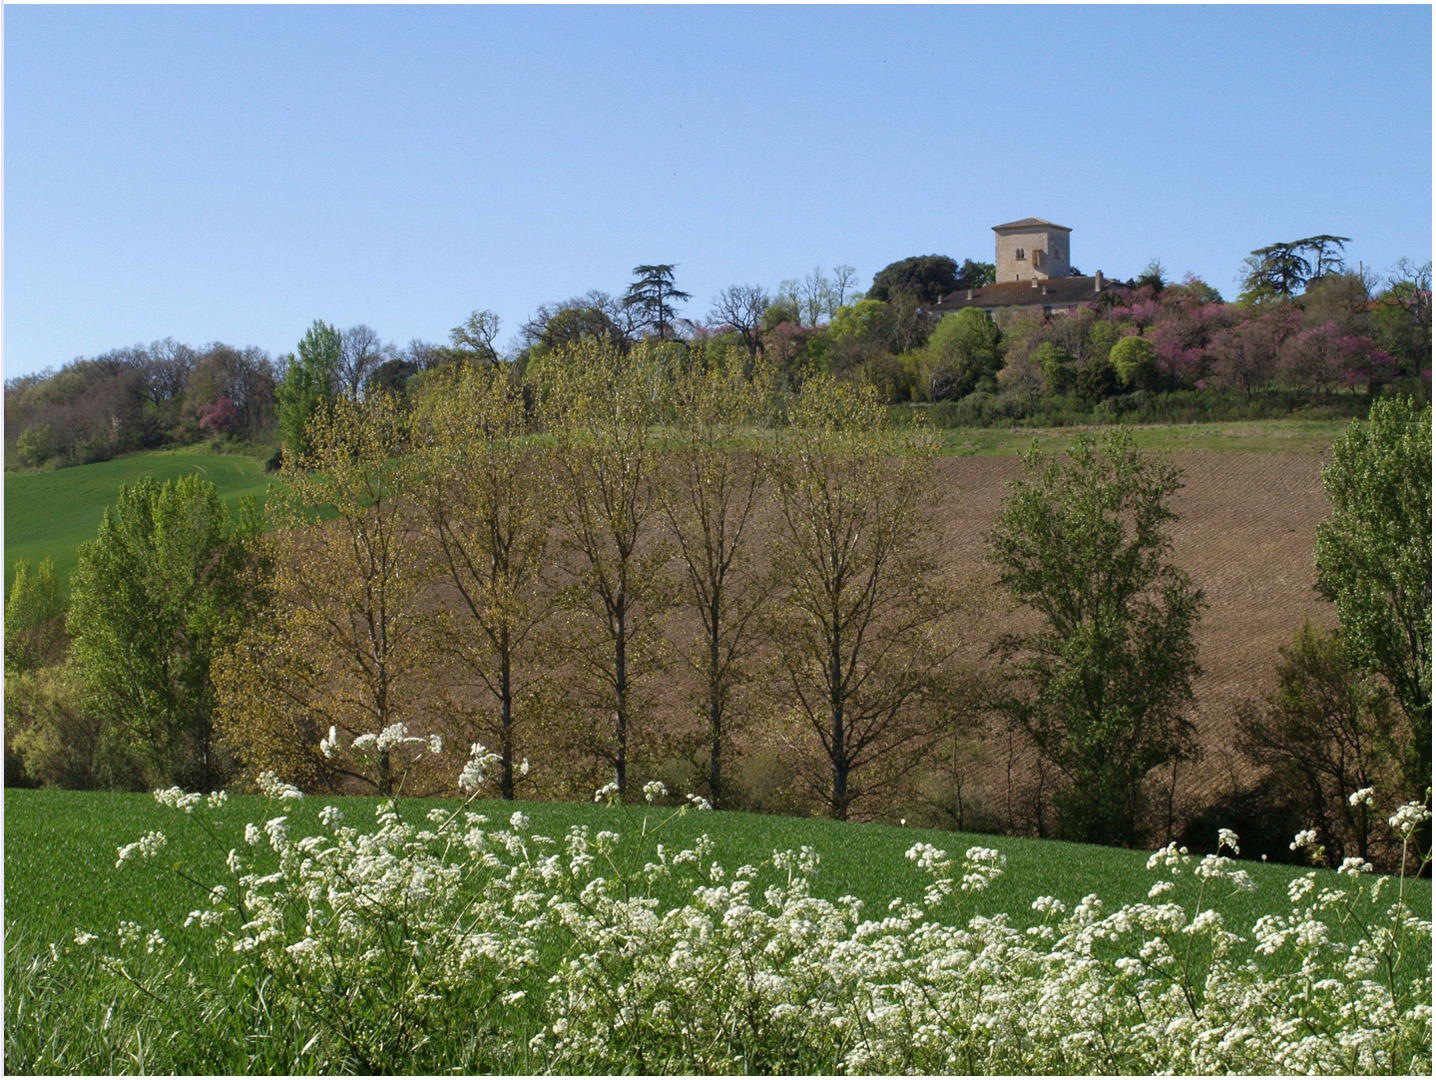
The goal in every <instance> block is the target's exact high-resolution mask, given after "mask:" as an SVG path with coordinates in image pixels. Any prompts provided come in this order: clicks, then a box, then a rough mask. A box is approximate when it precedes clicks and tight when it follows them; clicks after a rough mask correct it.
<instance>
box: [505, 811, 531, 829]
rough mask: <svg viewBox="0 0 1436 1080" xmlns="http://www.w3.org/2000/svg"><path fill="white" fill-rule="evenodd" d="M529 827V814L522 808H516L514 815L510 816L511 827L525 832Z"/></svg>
mask: <svg viewBox="0 0 1436 1080" xmlns="http://www.w3.org/2000/svg"><path fill="white" fill-rule="evenodd" d="M528 827H529V816H528V815H527V814H525V813H524V812H523V811H522V810H515V811H514V813H513V816H512V817H510V818H509V828H511V829H514V830H515V831H517V832H523V831H524V830H525V829H527V828H528Z"/></svg>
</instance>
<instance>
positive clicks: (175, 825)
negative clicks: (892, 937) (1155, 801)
mask: <svg viewBox="0 0 1436 1080" xmlns="http://www.w3.org/2000/svg"><path fill="white" fill-rule="evenodd" d="M378 802H379V800H377V799H373V798H360V797H343V798H333V797H331V798H323V797H318V796H315V797H311V798H308V799H305V800H303V802H301V803H298V804H286V806H285V807H284V808H283V812H284V813H287V814H288V815H289V818H290V823H291V826H292V828H293V829H294V831H295V834H296V835H302V834H303V833H304V832H305V831H316V832H317V831H318V830H319V825H318V815H319V811H320V809H321V808H323V807H324V806H327V805H334V806H338V807H340V808H341V809H343V811H344V813H345V820H346V821H347V822H348V823H349V824H352V825H356V826H359V827H361V828H362V827H364V826H365V823H366V822H372V820H373V811H374V807H375V806H377V805H378ZM452 805H454V804H453V803H452V802H445V801H443V800H424V799H413V800H403V802H402V803H401V810H402V813H403V816H404V819H405V820H406V821H410V822H414V823H418V822H420V821H422V820H423V818H424V814H425V813H426V812H427V811H428V810H429V809H430V808H431V807H434V806H452ZM475 809H477V810H480V811H482V812H484V813H487V814H488V815H489V816H490V817H491V818H492V819H493V820H494V822H495V823H496V824H498V823H502V822H503V821H505V820H506V819H507V818H508V816H509V815H510V814H511V813H513V812H514V810H516V809H517V810H522V811H523V812H524V813H526V814H528V815H529V816H530V818H531V819H532V822H533V831H535V832H537V833H542V834H546V835H549V836H555V837H557V836H562V835H564V833H565V832H566V831H567V830H568V828H569V826H571V825H575V824H587V825H589V826H591V827H592V828H593V829H594V830H595V831H597V830H599V829H612V830H614V831H615V832H618V833H619V834H620V835H622V836H624V838H625V840H626V841H633V842H634V849H633V850H634V857H635V858H638V857H640V856H642V855H643V854H644V853H642V852H639V851H637V848H638V844H637V842H636V837H637V836H638V834H639V832H640V831H641V829H642V826H643V823H644V820H645V817H646V818H647V819H648V821H649V824H650V826H651V825H652V824H653V823H654V822H656V821H657V820H659V819H662V818H666V817H667V816H668V812H665V811H664V810H662V809H661V808H660V809H652V808H641V807H634V806H628V807H611V806H596V805H591V804H582V803H578V804H575V803H528V802H514V803H505V802H501V801H498V800H493V801H483V800H480V801H479V802H478V803H476V804H475ZM279 812H281V811H279V810H276V809H275V808H274V805H273V804H271V803H269V802H268V801H267V800H265V799H264V798H262V797H258V796H247V797H246V796H236V797H234V798H232V799H231V800H230V801H229V803H228V805H227V806H226V807H225V809H224V812H223V815H222V820H223V822H224V824H225V826H226V828H229V829H232V830H233V835H234V837H238V836H239V835H240V834H241V833H242V832H243V828H244V824H245V823H246V822H249V821H263V820H264V819H266V818H268V817H271V816H273V815H274V814H275V813H279ZM151 829H158V830H161V831H163V832H164V833H165V834H166V836H167V837H168V838H169V847H168V849H167V859H166V861H174V862H177V863H179V864H181V865H183V866H186V867H188V868H190V869H191V871H192V873H194V875H195V876H196V877H197V878H198V879H199V880H201V881H206V882H219V881H221V880H222V879H223V877H224V866H223V856H224V852H223V851H219V852H218V853H216V850H215V848H214V846H213V844H212V842H211V841H210V840H209V838H208V837H206V836H205V835H204V834H203V833H202V832H201V831H200V830H199V829H198V828H195V827H193V825H192V822H190V821H188V820H187V819H186V818H185V817H184V815H182V814H179V813H177V812H175V811H173V810H170V809H167V808H165V807H162V806H160V805H159V804H157V803H156V802H155V801H154V799H153V797H152V796H150V795H142V794H116V793H106V792H77V791H51V790H21V789H10V790H7V791H6V792H5V924H6V928H7V933H8V932H9V928H10V927H11V925H12V924H18V925H22V926H24V927H25V929H26V931H27V933H29V934H33V935H34V936H36V937H38V938H39V939H40V940H46V941H48V940H61V939H65V938H68V937H69V936H72V935H73V934H74V932H75V931H76V930H77V929H80V930H89V931H100V930H106V929H113V926H114V925H115V923H116V922H117V921H118V920H119V919H122V918H128V919H133V920H134V921H136V922H140V923H142V924H152V923H160V922H170V921H181V920H182V919H183V917H184V915H185V913H186V912H188V911H190V910H191V909H193V908H194V907H195V906H197V905H198V903H199V901H200V899H201V897H200V895H199V893H198V890H197V889H187V888H184V887H181V883H180V882H179V881H177V880H176V879H174V878H172V877H166V876H164V875H163V874H161V872H160V871H158V870H156V869H155V868H154V867H152V866H144V865H127V866H125V867H124V868H122V869H121V870H119V871H116V870H115V868H114V863H115V849H116V848H118V847H119V846H121V845H123V844H127V843H130V842H131V841H133V840H135V839H137V838H138V837H140V836H142V835H143V834H144V833H146V832H148V831H149V830H151ZM705 833H706V834H707V835H709V836H710V837H711V838H712V839H713V840H714V842H715V849H714V858H715V859H716V860H717V861H718V862H720V863H722V864H723V865H724V866H725V867H726V868H728V869H729V870H733V869H736V868H737V867H738V866H741V865H743V864H745V863H746V864H752V865H755V866H759V867H761V866H763V865H764V864H767V863H769V862H770V860H771V859H772V856H773V853H774V852H775V851H782V850H795V851H796V850H798V849H800V848H801V847H803V846H804V845H811V846H812V847H813V848H815V849H816V850H817V851H818V853H819V855H820V856H821V858H822V862H821V866H820V870H819V876H818V883H817V888H816V890H815V891H816V893H817V894H818V895H821V896H823V897H825V898H827V899H829V900H838V899H840V898H841V897H843V896H845V895H852V896H856V897H858V898H859V899H861V900H863V901H864V903H865V905H866V910H867V911H869V912H871V913H876V912H880V911H883V910H886V908H887V904H888V901H890V900H892V899H893V898H894V897H897V896H903V897H908V898H910V897H913V896H916V895H920V894H921V892H922V888H923V885H924V884H925V882H926V880H927V879H926V877H925V876H924V875H923V874H922V873H920V872H919V871H918V870H917V869H915V868H914V867H913V865H912V863H911V862H910V861H909V860H908V859H907V858H906V857H905V854H904V853H905V852H906V851H907V850H908V848H910V847H911V846H912V845H913V844H915V843H918V842H919V841H924V842H927V843H930V844H933V845H935V846H937V847H940V848H943V849H944V850H946V851H947V852H948V853H949V854H953V855H957V856H959V857H960V856H961V854H962V852H964V851H965V850H966V849H967V848H968V847H970V846H972V845H981V846H985V847H995V848H997V849H998V850H999V851H1001V852H1002V853H1003V855H1005V856H1006V858H1007V873H1006V875H1005V876H1004V877H1002V878H1001V879H1000V880H999V882H998V884H997V885H996V886H995V887H994V888H993V889H991V890H990V891H988V892H986V893H981V894H978V895H976V896H975V897H974V898H973V906H972V907H971V909H970V911H971V913H973V914H985V915H992V914H995V913H997V912H999V911H1005V912H1007V913H1008V914H1009V915H1010V916H1011V917H1012V918H1013V920H1014V921H1015V922H1019V923H1021V922H1029V921H1031V913H1030V910H1029V909H1030V907H1031V904H1032V901H1033V900H1035V899H1036V898H1037V897H1039V896H1044V895H1046V896H1055V897H1057V898H1058V899H1059V900H1062V901H1064V902H1065V903H1067V904H1068V905H1069V906H1071V905H1072V904H1075V903H1076V902H1077V901H1079V900H1081V899H1082V898H1083V897H1084V896H1087V895H1088V894H1091V893H1096V894H1098V895H1100V896H1101V897H1102V899H1103V901H1104V902H1105V903H1106V904H1107V905H1108V906H1109V907H1115V906H1120V905H1122V904H1126V903H1134V902H1137V901H1140V900H1143V899H1145V898H1146V896H1147V890H1148V889H1149V888H1150V887H1151V885H1152V883H1153V882H1154V881H1155V880H1157V877H1158V874H1157V872H1156V871H1152V870H1148V869H1147V865H1146V864H1147V856H1148V853H1147V852H1144V851H1126V850H1122V849H1120V848H1109V847H1094V846H1090V845H1087V844H1070V843H1061V842H1057V841H1044V840H1028V839H1022V838H1014V837H1003V836H982V835H977V834H968V833H955V832H942V831H939V830H933V829H915V828H904V827H901V826H892V825H876V824H859V823H844V822H836V821H827V820H818V819H805V818H789V817H778V816H771V815H760V814H741V813H727V812H721V813H720V812H711V813H691V814H688V815H686V816H684V817H679V818H677V819H674V820H672V821H670V822H669V823H668V824H667V825H665V827H664V830H663V832H662V833H661V834H660V835H659V836H658V837H657V839H658V841H660V842H662V843H663V844H664V845H665V846H666V847H668V848H669V849H677V848H680V847H685V846H688V845H690V844H691V843H692V842H693V840H695V839H696V838H697V837H698V836H699V835H702V834H705ZM1244 866H1245V867H1246V868H1247V869H1248V870H1249V872H1250V873H1251V874H1252V876H1253V877H1254V878H1255V879H1256V881H1257V883H1258V888H1257V890H1256V891H1255V892H1253V893H1246V894H1238V895H1236V896H1234V897H1232V898H1231V902H1229V903H1227V904H1226V905H1225V907H1224V910H1226V911H1227V912H1228V913H1229V914H1230V915H1231V916H1232V918H1233V919H1234V920H1235V921H1236V922H1238V923H1245V924H1250V922H1251V921H1254V920H1255V919H1256V918H1258V917H1259V916H1260V915H1263V914H1268V913H1273V912H1280V911H1286V910H1287V909H1288V908H1289V905H1288V903H1287V896H1286V887H1287V883H1288V882H1290V881H1291V880H1292V879H1293V878H1296V877H1299V876H1301V875H1302V874H1303V873H1305V871H1304V870H1303V869H1302V868H1300V867H1297V866H1290V865H1279V864H1275V863H1270V864H1265V863H1260V862H1255V861H1251V862H1247V863H1244ZM206 871H208V872H206ZM1321 876H1322V877H1327V876H1329V877H1330V879H1331V881H1332V882H1333V883H1334V882H1336V881H1337V880H1338V878H1337V876H1336V875H1335V874H1330V875H1328V874H1326V873H1325V872H1323V873H1322V875H1321ZM1189 883H1190V882H1189ZM1412 887H1413V888H1414V889H1415V897H1416V901H1417V906H1418V908H1419V909H1420V910H1422V911H1425V912H1429V911H1430V908H1431V883H1430V881H1429V880H1426V881H1418V882H1414V883H1413V884H1412ZM668 899H671V900H677V899H679V897H670V898H668Z"/></svg>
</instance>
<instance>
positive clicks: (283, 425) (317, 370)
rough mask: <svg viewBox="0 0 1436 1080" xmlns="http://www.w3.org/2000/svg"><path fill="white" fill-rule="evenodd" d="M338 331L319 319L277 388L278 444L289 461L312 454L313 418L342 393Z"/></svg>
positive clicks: (305, 335)
mask: <svg viewBox="0 0 1436 1080" xmlns="http://www.w3.org/2000/svg"><path fill="white" fill-rule="evenodd" d="M343 344H344V343H343V338H342V337H341V335H340V333H339V331H338V330H337V329H335V328H334V327H332V326H330V325H329V324H328V323H325V322H321V321H319V320H318V319H316V320H315V321H314V325H313V326H311V327H310V328H309V329H308V330H307V331H305V334H304V337H303V338H302V339H300V342H299V352H298V355H293V354H291V355H290V356H289V358H288V360H287V362H286V364H285V367H284V380H283V381H282V382H281V383H280V384H279V385H278V387H276V388H275V393H274V397H275V404H276V406H277V409H278V417H279V441H280V445H281V446H282V447H283V448H284V453H285V455H286V456H287V457H288V458H290V459H297V458H301V457H303V456H304V455H305V454H306V453H308V451H309V445H308V443H307V442H306V438H307V429H308V425H309V421H310V419H311V418H312V417H313V416H314V415H315V413H317V412H320V411H322V410H323V409H324V408H327V407H328V406H329V405H331V404H333V402H334V399H335V398H336V397H337V396H338V394H339V364H340V361H341V358H342V355H343Z"/></svg>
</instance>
